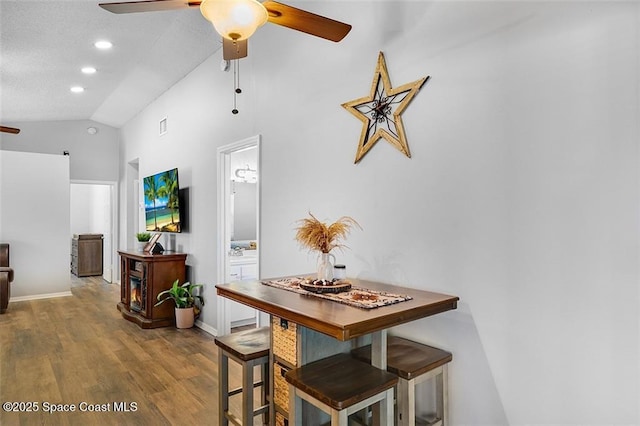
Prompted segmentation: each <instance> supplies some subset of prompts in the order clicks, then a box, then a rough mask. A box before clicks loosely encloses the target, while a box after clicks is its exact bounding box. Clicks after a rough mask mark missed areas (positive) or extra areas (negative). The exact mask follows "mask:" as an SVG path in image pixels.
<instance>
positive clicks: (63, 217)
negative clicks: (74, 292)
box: [0, 150, 71, 309]
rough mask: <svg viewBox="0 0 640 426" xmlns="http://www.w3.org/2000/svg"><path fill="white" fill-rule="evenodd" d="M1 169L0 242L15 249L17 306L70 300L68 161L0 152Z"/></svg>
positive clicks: (12, 254) (12, 257)
mask: <svg viewBox="0 0 640 426" xmlns="http://www.w3.org/2000/svg"><path fill="white" fill-rule="evenodd" d="M0 165H1V167H0V241H2V242H5V243H9V244H10V248H9V249H10V261H11V267H12V268H13V270H14V281H13V283H12V284H11V297H12V300H13V299H14V298H19V297H27V296H28V297H32V296H44V295H71V293H70V284H71V283H70V280H69V264H70V255H69V254H70V248H69V247H70V244H71V240H70V238H69V158H68V157H66V156H63V155H50V154H37V153H29V152H12V151H1V150H0ZM9 309H11V306H9Z"/></svg>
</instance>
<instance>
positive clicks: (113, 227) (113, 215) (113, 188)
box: [69, 179, 120, 283]
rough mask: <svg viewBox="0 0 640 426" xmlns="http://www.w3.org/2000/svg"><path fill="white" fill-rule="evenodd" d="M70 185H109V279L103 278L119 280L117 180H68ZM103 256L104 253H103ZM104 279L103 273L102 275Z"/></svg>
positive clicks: (112, 281)
mask: <svg viewBox="0 0 640 426" xmlns="http://www.w3.org/2000/svg"><path fill="white" fill-rule="evenodd" d="M69 183H70V185H101V186H108V187H109V198H110V204H111V206H110V207H111V211H110V212H109V222H110V232H111V242H110V243H111V252H110V253H108V254H109V262H110V264H111V266H110V271H111V280H105V281H108V282H109V283H114V282H120V275H119V274H120V271H119V268H118V267H117V266H118V264H119V263H118V220H117V217H118V199H119V198H118V182H116V181H102V180H77V179H72V180H70V181H69ZM103 256H104V254H103ZM102 278H103V279H104V274H103V276H102Z"/></svg>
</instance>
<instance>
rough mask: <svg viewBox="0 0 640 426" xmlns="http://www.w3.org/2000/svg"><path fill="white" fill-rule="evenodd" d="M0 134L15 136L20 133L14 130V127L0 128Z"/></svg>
mask: <svg viewBox="0 0 640 426" xmlns="http://www.w3.org/2000/svg"><path fill="white" fill-rule="evenodd" d="M0 132H3V133H11V134H14V135H17V134H18V133H20V129H16V128H15V127H6V126H0Z"/></svg>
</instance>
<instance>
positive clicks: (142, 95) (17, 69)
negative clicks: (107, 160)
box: [0, 0, 221, 127]
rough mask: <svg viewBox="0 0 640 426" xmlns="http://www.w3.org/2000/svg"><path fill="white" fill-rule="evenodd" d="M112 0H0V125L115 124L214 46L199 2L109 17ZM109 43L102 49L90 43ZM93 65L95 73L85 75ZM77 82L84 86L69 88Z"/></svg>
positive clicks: (216, 39) (214, 36) (214, 37)
mask: <svg viewBox="0 0 640 426" xmlns="http://www.w3.org/2000/svg"><path fill="white" fill-rule="evenodd" d="M111 1H113V0H101V1H97V0H66V1H61V0H45V1H33V0H0V123H11V122H23V121H50V120H81V119H92V120H94V121H97V122H100V123H104V124H108V125H111V126H114V127H121V126H122V125H123V124H124V123H126V122H127V121H128V120H129V119H131V118H132V117H133V116H135V115H136V114H137V113H138V112H139V111H141V110H142V109H143V108H144V107H145V106H147V105H148V104H149V103H150V102H152V101H153V100H154V99H156V98H157V97H158V96H159V95H161V94H162V93H163V92H164V91H166V90H167V89H168V88H169V87H171V86H172V85H173V84H175V83H176V82H177V81H179V80H180V79H181V78H182V77H184V76H185V75H186V74H188V73H189V72H190V71H192V70H193V69H194V68H195V67H196V66H198V65H199V64H200V63H202V62H203V61H204V60H205V59H206V58H207V57H209V56H210V55H211V54H213V53H214V52H215V51H216V50H218V49H219V48H220V46H221V44H220V37H219V36H218V35H217V34H216V33H215V31H214V29H213V27H212V26H211V24H210V23H209V22H207V21H206V20H205V19H204V18H203V17H202V15H201V14H200V11H199V9H198V8H191V9H186V10H177V11H166V12H148V13H135V14H125V15H116V14H112V13H110V12H107V11H105V10H103V9H102V8H100V7H98V3H100V2H111ZM98 39H108V40H110V41H111V42H112V43H113V48H112V49H111V50H109V51H100V50H98V49H96V48H95V47H94V46H93V43H94V42H95V41H96V40H98ZM89 65H90V66H93V67H95V68H97V70H98V72H97V73H95V74H93V75H84V74H82V73H81V71H80V69H81V68H82V67H84V66H89ZM75 85H80V86H83V87H85V89H86V90H85V92H84V93H81V94H74V93H71V92H70V90H69V89H70V87H71V86H75Z"/></svg>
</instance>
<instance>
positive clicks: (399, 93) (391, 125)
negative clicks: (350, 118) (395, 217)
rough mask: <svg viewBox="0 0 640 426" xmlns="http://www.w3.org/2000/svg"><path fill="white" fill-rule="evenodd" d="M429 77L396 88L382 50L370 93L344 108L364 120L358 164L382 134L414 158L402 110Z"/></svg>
mask: <svg viewBox="0 0 640 426" xmlns="http://www.w3.org/2000/svg"><path fill="white" fill-rule="evenodd" d="M428 79H429V76H427V77H424V78H421V79H420V80H416V81H414V82H412V83H407V84H403V85H402V86H399V87H396V88H395V89H394V88H392V87H391V80H390V79H389V73H388V71H387V64H386V62H385V60H384V54H383V53H382V52H380V53H379V54H378V64H377V65H376V70H375V72H374V74H373V82H372V83H371V92H370V93H369V96H366V97H364V98H359V99H355V100H353V101H350V102H345V103H343V104H342V107H343V108H345V109H346V110H347V111H349V112H350V113H351V114H353V115H354V116H355V117H356V118H357V119H358V120H360V121H362V132H360V142H359V144H358V151H357V152H356V159H355V162H354V163H356V164H357V163H358V162H359V161H360V160H361V159H362V157H364V156H365V154H366V153H367V152H369V150H370V149H371V148H372V147H373V145H375V143H376V142H377V141H378V140H379V139H380V138H384V139H385V140H386V141H387V142H389V143H390V144H391V145H393V146H394V147H396V148H397V149H398V150H399V151H400V152H402V153H403V154H404V155H406V156H407V157H409V158H411V153H410V152H409V145H408V144H407V138H406V136H405V133H404V126H403V124H402V113H403V112H404V110H405V109H406V108H407V106H408V105H409V102H411V100H412V99H413V97H414V96H415V95H416V94H417V93H418V91H419V90H420V88H421V87H422V85H424V83H425V82H426V81H427V80H428Z"/></svg>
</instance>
